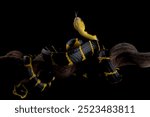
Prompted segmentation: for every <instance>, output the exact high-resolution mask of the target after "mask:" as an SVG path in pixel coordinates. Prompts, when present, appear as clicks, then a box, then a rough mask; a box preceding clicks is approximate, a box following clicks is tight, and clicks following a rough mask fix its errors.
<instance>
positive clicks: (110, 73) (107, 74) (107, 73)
mask: <svg viewBox="0 0 150 117" xmlns="http://www.w3.org/2000/svg"><path fill="white" fill-rule="evenodd" d="M117 72H118V71H117V70H115V71H113V72H104V74H105V76H109V75H114V74H116V73H117Z"/></svg>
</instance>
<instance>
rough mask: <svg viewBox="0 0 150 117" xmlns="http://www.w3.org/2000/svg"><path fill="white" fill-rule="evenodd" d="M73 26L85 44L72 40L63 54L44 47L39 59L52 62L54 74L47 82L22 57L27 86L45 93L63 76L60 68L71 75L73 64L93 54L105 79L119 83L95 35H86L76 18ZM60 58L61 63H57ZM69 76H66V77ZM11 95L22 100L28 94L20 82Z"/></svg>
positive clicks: (117, 75)
mask: <svg viewBox="0 0 150 117" xmlns="http://www.w3.org/2000/svg"><path fill="white" fill-rule="evenodd" d="M73 25H74V28H75V29H76V30H77V31H78V32H79V34H80V35H81V36H83V37H84V38H86V39H87V40H86V41H85V42H83V41H82V40H79V39H78V38H73V39H71V40H69V41H68V42H67V43H66V51H65V52H56V51H52V50H51V49H50V48H49V47H45V48H43V49H42V51H41V54H40V57H41V58H42V59H43V61H44V62H46V61H47V60H48V61H50V62H52V64H51V66H49V67H52V69H53V71H50V72H54V73H53V74H52V75H51V76H50V77H51V78H50V80H49V81H48V82H42V79H39V77H38V74H37V73H35V72H34V69H33V64H32V59H31V57H30V56H24V59H23V60H24V66H25V67H26V69H27V72H28V78H27V79H28V84H31V86H32V87H31V88H36V89H37V90H38V89H39V90H40V92H43V91H45V90H46V89H48V88H49V87H50V86H51V83H52V82H53V81H54V80H55V76H56V77H57V76H58V74H65V72H64V70H63V71H62V68H63V69H66V70H65V71H66V73H67V71H69V70H70V74H69V75H71V74H72V73H74V72H75V70H74V69H73V66H74V65H75V64H77V63H80V62H82V61H85V60H86V59H88V57H89V56H93V55H94V54H96V56H97V58H98V60H99V63H104V66H105V71H104V75H105V76H106V77H107V79H108V80H109V81H111V82H112V83H115V82H118V81H120V75H119V73H118V71H117V69H116V68H115V67H114V66H113V65H112V63H111V61H110V58H109V54H106V50H105V49H104V48H100V45H99V40H98V38H97V37H96V35H91V34H89V33H87V32H86V31H85V24H84V22H83V21H82V19H81V18H79V17H77V16H76V17H75V19H74V22H73ZM37 58H38V57H37ZM47 58H48V59H47ZM60 58H61V62H62V63H59V61H60ZM35 60H36V59H35ZM33 61H34V60H33ZM99 63H98V64H99ZM69 75H68V74H67V75H66V77H68V76H69ZM19 88H21V89H22V92H23V93H22V92H20V91H17V89H19ZM13 94H14V95H17V96H19V97H20V98H22V99H24V98H26V96H27V94H28V89H27V88H26V87H25V85H24V83H23V82H20V83H19V84H17V85H15V86H14V90H13Z"/></svg>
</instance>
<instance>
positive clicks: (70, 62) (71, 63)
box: [66, 52, 73, 65]
mask: <svg viewBox="0 0 150 117" xmlns="http://www.w3.org/2000/svg"><path fill="white" fill-rule="evenodd" d="M66 58H67V60H68V62H69V64H68V65H73V62H72V61H71V59H70V57H69V55H68V52H66Z"/></svg>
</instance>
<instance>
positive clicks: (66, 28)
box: [0, 2, 150, 99]
mask: <svg viewBox="0 0 150 117" xmlns="http://www.w3.org/2000/svg"><path fill="white" fill-rule="evenodd" d="M93 3H94V4H93ZM148 11H149V10H148V7H147V5H146V4H144V5H143V4H141V3H138V4H137V3H110V4H108V3H102V2H100V3H95V2H91V3H88V4H87V3H85V4H80V3H79V2H77V3H76V4H74V3H59V2H58V3H48V4H47V3H46V4H41V3H38V4H36V3H33V4H30V3H26V4H24V3H19V4H17V3H13V4H12V3H6V4H4V6H3V7H2V10H1V19H2V20H1V37H0V55H4V54H5V53H7V52H9V51H10V50H14V49H16V50H20V51H22V52H23V53H25V54H38V53H39V52H40V51H41V48H43V47H44V46H46V45H47V44H48V43H52V44H53V45H54V46H56V48H64V46H65V43H66V42H67V41H68V40H69V39H71V38H73V37H76V32H75V30H74V29H73V24H72V23H73V19H74V17H75V12H78V16H79V17H81V18H82V19H83V20H84V22H85V24H86V27H87V30H88V31H89V32H91V33H93V34H96V35H97V36H98V38H99V40H100V41H101V42H102V43H103V44H104V45H105V47H106V48H108V49H110V48H111V47H113V46H114V45H115V44H117V43H120V42H128V43H131V44H133V45H135V46H136V47H137V49H138V50H139V51H141V52H148V51H150V47H149V38H150V36H149V26H150V25H149V21H150V18H149V16H148ZM121 72H122V74H123V76H124V77H123V78H124V80H123V82H122V83H120V84H118V85H117V86H116V85H115V86H112V85H109V84H107V83H105V82H104V83H103V82H96V81H95V82H94V81H93V82H92V83H86V84H84V82H82V81H81V82H78V81H74V80H73V81H69V82H65V83H64V84H63V83H62V85H61V83H60V86H59V88H58V87H57V88H54V90H53V91H51V92H50V93H51V94H47V96H46V97H44V99H149V98H150V97H149V95H148V92H149V89H150V86H149V81H150V74H149V73H150V69H149V68H145V69H140V68H138V67H135V66H127V67H123V68H122V69H121ZM62 82H64V81H62ZM70 90H72V91H70ZM33 97H34V96H33ZM33 99H34V98H33Z"/></svg>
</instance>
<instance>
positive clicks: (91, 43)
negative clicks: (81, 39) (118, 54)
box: [89, 41, 94, 54]
mask: <svg viewBox="0 0 150 117" xmlns="http://www.w3.org/2000/svg"><path fill="white" fill-rule="evenodd" d="M89 43H90V47H91V50H92V54H94V48H93V45H92V43H91V41H89Z"/></svg>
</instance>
